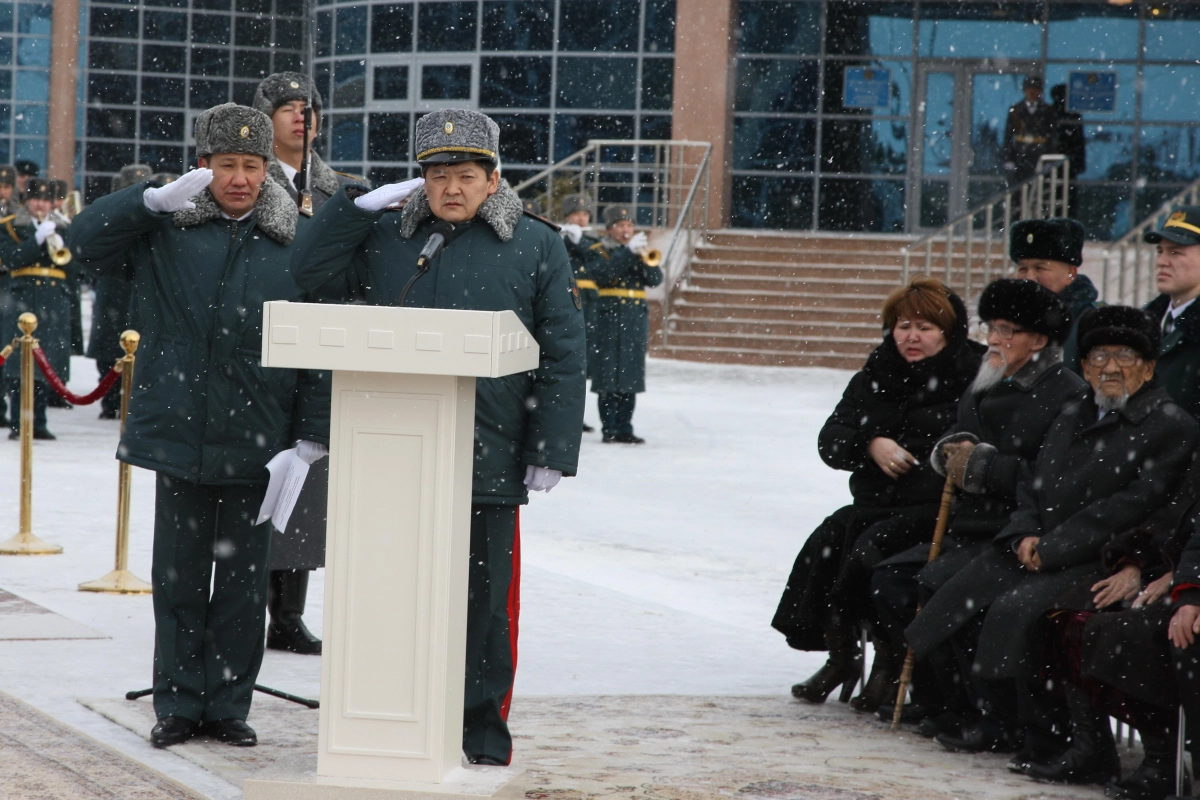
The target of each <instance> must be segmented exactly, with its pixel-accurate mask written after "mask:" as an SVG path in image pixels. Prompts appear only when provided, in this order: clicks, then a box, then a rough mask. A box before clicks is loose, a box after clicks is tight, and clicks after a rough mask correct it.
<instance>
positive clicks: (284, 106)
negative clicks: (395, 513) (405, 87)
mask: <svg viewBox="0 0 1200 800" xmlns="http://www.w3.org/2000/svg"><path fill="white" fill-rule="evenodd" d="M309 83H310V81H309V79H308V76H306V75H301V74H300V73H299V72H277V73H275V74H274V75H268V76H267V77H266V78H264V79H263V81H262V83H260V84H259V85H258V89H257V90H255V92H254V100H253V102H252V105H253V106H254V107H255V108H257V109H258V110H259V111H261V112H263V113H264V114H266V115H267V116H268V117H270V118H271V123H272V125H273V127H274V131H275V134H274V141H273V150H274V153H275V158H274V159H273V160H272V161H271V166H270V169H269V174H270V176H271V178H272V179H274V180H275V181H276V182H277V183H279V185H280V186H282V187H283V188H284V189H286V190H287V193H288V194H289V195H291V197H292V199H293V200H294V201H297V202H298V201H299V199H300V192H302V191H303V190H304V182H303V179H302V175H301V166H302V165H303V163H304V156H305V152H304V109H305V108H306V107H307V106H308V98H309V97H310V96H311V97H312V105H313V114H312V130H311V131H310V132H309V135H308V148H309V154H311V156H312V162H311V168H312V176H311V180H310V181H309V184H310V185H311V187H312V200H311V205H312V208H311V210H305V209H303V208H302V209H301V213H304V214H305V215H307V216H311V212H313V211H316V210H317V209H318V208H320V207H321V206H322V205H324V204H325V201H326V200H328V199H329V198H330V197H332V196H333V195H334V194H335V193H336V192H337V190H338V189H339V188H340V187H342V186H346V185H349V184H355V183H356V184H363V185H366V183H367V182H366V180H364V179H363V178H360V177H358V176H357V175H347V174H345V173H342V172H335V171H334V170H332V169H331V168H330V167H329V165H328V164H326V163H325V162H324V161H322V160H321V157H320V156H319V155H317V153H316V151H315V150H313V143H314V142H316V140H317V134H318V133H320V131H321V115H322V101H321V93H320V92H318V91H317V87H316V86H315V85H313V86H311V87H310V86H309ZM310 92H311V95H310ZM318 652H320V651H319V650H318Z"/></svg>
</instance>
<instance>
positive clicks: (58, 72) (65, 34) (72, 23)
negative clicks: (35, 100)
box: [45, 0, 79, 188]
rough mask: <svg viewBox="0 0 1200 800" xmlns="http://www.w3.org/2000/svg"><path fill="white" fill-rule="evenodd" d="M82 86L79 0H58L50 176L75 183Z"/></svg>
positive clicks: (53, 25) (54, 16) (48, 149)
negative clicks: (78, 96) (78, 101)
mask: <svg viewBox="0 0 1200 800" xmlns="http://www.w3.org/2000/svg"><path fill="white" fill-rule="evenodd" d="M78 88H79V0H54V10H53V12H52V17H51V28H50V135H49V138H48V140H47V143H46V152H47V159H46V160H47V161H48V162H49V163H47V164H46V165H45V166H46V173H45V174H46V175H47V176H48V177H50V178H57V179H59V180H64V181H66V182H67V185H68V186H71V187H72V188H73V187H74V184H75V96H76V93H77V91H78Z"/></svg>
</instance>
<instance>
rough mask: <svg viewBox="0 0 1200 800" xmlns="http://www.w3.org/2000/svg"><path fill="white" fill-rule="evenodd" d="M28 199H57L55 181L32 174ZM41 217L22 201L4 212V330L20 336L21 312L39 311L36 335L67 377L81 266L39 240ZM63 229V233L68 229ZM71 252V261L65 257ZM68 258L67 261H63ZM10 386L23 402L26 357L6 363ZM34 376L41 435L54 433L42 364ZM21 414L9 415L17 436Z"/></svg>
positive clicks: (0, 233) (14, 401) (15, 404)
mask: <svg viewBox="0 0 1200 800" xmlns="http://www.w3.org/2000/svg"><path fill="white" fill-rule="evenodd" d="M25 197H26V200H27V201H28V200H48V201H51V202H53V200H54V184H53V183H52V182H51V181H48V180H46V179H45V178H30V179H29V183H28V184H27V185H26V187H25ZM39 224H46V225H49V223H39V220H37V219H36V218H35V217H34V216H33V215H32V214H31V213H30V211H29V209H28V208H27V207H26V206H24V205H22V206H20V207H18V208H17V210H16V213H15V214H11V215H9V216H7V217H4V218H0V226H2V229H0V265H2V266H0V269H3V270H4V271H5V274H6V275H7V283H8V291H7V292H6V293H5V296H4V298H3V302H4V308H3V313H2V314H0V331H4V334H3V335H2V336H0V338H3V339H4V340H5V341H11V339H12V337H14V336H20V333H19V331H18V330H17V318H18V317H20V316H21V315H22V314H24V313H25V312H27V311H28V312H31V313H33V314H34V315H36V316H37V320H38V327H37V331H36V332H35V333H34V336H35V337H36V338H37V339H38V342H39V346H40V347H41V349H42V352H44V353H45V354H46V358H47V359H48V360H49V361H50V365H51V366H52V367H54V371H55V372H56V373H58V376H59V377H60V378H62V379H63V382H64V383H65V382H66V381H68V380H69V379H70V376H71V305H72V301H73V297H74V291H75V290H74V280H75V272H76V270H77V267H76V265H75V263H74V262H73V260H71V259H70V257H69V256H64V255H60V256H58V257H57V258H52V254H51V253H50V252H49V250H48V248H47V245H46V242H47V241H51V240H44V241H43V242H38V241H37V230H38V227H39ZM65 233H66V232H65V231H59V235H60V236H62V235H63V234H65ZM64 258H65V261H64ZM60 262H62V263H60ZM2 374H3V380H4V387H5V390H6V391H7V392H8V393H9V401H10V407H11V408H13V409H19V408H20V407H21V401H20V396H21V360H20V359H19V358H10V359H9V360H8V362H6V363H5V365H4V367H3V373H2ZM33 377H34V395H33V397H34V405H33V407H34V421H33V435H34V438H35V439H53V438H55V437H54V436H53V434H51V433H50V431H49V430H48V429H47V427H46V406H47V404H48V400H49V393H50V391H51V389H50V388H49V386H48V385H47V384H46V379H45V377H44V376H43V375H42V373H41V370H37V369H35V370H34V372H33ZM20 416H21V415H20V414H19V413H13V414H12V415H11V417H12V418H11V419H10V420H9V426H10V428H11V431H10V433H9V438H10V439H16V438H17V431H18V429H19V427H20V422H21V420H20Z"/></svg>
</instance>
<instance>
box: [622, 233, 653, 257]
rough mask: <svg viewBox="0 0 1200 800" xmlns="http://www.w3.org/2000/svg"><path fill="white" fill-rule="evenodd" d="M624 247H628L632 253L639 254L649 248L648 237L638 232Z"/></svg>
mask: <svg viewBox="0 0 1200 800" xmlns="http://www.w3.org/2000/svg"><path fill="white" fill-rule="evenodd" d="M625 246H626V247H628V248H629V249H630V250H631V251H632V252H634V253H638V254H640V253H641V252H642V251H643V250H645V249H646V248H647V247H649V246H650V237H648V236H647V235H646V232H645V231H638V232H637V233H635V234H634V235H633V237H632V238H631V239H630V240H629V243H628V244H626V245H625Z"/></svg>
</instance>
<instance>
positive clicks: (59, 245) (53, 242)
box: [37, 216, 71, 267]
mask: <svg viewBox="0 0 1200 800" xmlns="http://www.w3.org/2000/svg"><path fill="white" fill-rule="evenodd" d="M45 219H46V217H45V216H42V217H38V218H37V221H38V223H39V224H41V223H42V222H43V221H44V220H45ZM46 254H47V255H48V256H50V261H51V262H52V263H53V264H54V266H56V267H62V266H65V265H67V264H70V263H71V250H70V248H68V247H67V244H66V242H64V241H63V238H62V237H61V236H59V235H58V231H57V230H56V231H55V232H54V233H52V234H50V235H49V236H47V237H46Z"/></svg>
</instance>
